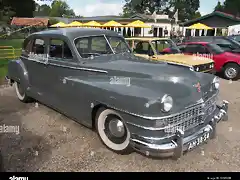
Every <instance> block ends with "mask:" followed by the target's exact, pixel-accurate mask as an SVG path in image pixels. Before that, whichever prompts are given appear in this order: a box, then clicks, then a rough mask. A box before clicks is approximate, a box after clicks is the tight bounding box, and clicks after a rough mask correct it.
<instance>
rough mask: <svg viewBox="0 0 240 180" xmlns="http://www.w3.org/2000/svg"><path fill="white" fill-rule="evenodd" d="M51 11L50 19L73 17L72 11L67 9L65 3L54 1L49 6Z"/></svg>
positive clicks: (58, 0) (67, 6) (59, 0)
mask: <svg viewBox="0 0 240 180" xmlns="http://www.w3.org/2000/svg"><path fill="white" fill-rule="evenodd" d="M51 7H52V9H51V11H50V14H49V16H51V17H62V16H64V15H66V16H75V13H74V11H73V10H72V9H71V8H70V7H69V5H68V4H67V3H66V2H65V1H61V0H54V1H53V2H52V4H51Z"/></svg>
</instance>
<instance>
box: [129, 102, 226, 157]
mask: <svg viewBox="0 0 240 180" xmlns="http://www.w3.org/2000/svg"><path fill="white" fill-rule="evenodd" d="M227 112H228V102H227V101H225V100H224V101H223V102H222V105H217V109H216V110H215V112H214V113H215V114H214V115H213V117H212V119H211V121H210V123H209V124H208V125H206V126H205V127H203V128H201V129H200V130H199V131H197V132H195V133H194V134H191V135H190V136H187V137H184V132H183V131H182V130H177V133H176V135H175V138H174V139H175V140H174V141H171V142H170V143H167V144H150V143H147V142H143V141H140V140H138V139H131V144H132V146H133V148H134V149H135V150H137V151H139V152H141V153H144V154H146V155H147V156H153V157H172V158H173V159H178V158H180V157H181V156H182V154H183V152H185V151H187V150H188V147H189V143H190V142H192V141H194V140H196V139H197V138H198V137H201V136H203V135H204V134H206V133H209V134H210V137H209V138H210V139H214V138H215V137H216V124H217V123H218V122H219V121H221V120H223V121H227V120H228V115H227Z"/></svg>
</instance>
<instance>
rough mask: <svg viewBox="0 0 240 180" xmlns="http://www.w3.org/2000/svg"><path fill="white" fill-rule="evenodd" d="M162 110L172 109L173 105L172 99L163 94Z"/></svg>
mask: <svg viewBox="0 0 240 180" xmlns="http://www.w3.org/2000/svg"><path fill="white" fill-rule="evenodd" d="M161 103H162V111H163V112H168V111H170V110H171V109H172V107H173V99H172V97H171V96H169V95H167V94H165V95H164V96H163V97H162V101H161Z"/></svg>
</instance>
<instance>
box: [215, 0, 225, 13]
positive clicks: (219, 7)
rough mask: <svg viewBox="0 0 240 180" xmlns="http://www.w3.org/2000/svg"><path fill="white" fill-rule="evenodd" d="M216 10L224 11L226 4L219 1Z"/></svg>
mask: <svg viewBox="0 0 240 180" xmlns="http://www.w3.org/2000/svg"><path fill="white" fill-rule="evenodd" d="M214 11H221V12H223V11H224V6H223V5H222V4H221V2H220V1H218V3H217V5H216V6H215V8H214Z"/></svg>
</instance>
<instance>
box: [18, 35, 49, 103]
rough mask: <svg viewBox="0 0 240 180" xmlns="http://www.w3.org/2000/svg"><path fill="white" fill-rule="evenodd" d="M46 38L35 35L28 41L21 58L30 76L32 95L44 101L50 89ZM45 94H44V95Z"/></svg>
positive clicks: (30, 91)
mask: <svg viewBox="0 0 240 180" xmlns="http://www.w3.org/2000/svg"><path fill="white" fill-rule="evenodd" d="M46 52H47V51H46V39H45V38H43V37H34V38H32V39H30V40H29V42H28V43H26V48H24V50H23V53H22V56H21V59H22V61H23V63H24V65H25V67H26V70H27V72H28V78H29V93H30V96H32V97H34V98H36V99H38V100H39V101H44V102H46V101H45V100H46V99H47V98H43V99H42V97H46V96H47V94H48V90H47V89H45V88H44V87H46V83H47V82H46V61H47V53H46ZM43 95H44V96H43Z"/></svg>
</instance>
